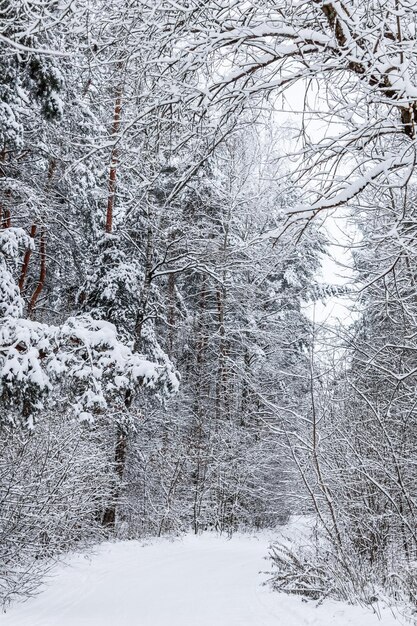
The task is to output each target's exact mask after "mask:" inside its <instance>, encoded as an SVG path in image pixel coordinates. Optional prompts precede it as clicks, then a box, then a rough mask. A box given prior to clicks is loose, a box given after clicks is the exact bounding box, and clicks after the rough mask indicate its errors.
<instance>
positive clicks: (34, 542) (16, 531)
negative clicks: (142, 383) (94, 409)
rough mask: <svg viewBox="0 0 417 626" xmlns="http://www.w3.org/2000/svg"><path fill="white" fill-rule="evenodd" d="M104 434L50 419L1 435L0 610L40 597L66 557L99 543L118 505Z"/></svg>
mask: <svg viewBox="0 0 417 626" xmlns="http://www.w3.org/2000/svg"><path fill="white" fill-rule="evenodd" d="M113 484H114V473H113V472H112V463H111V461H110V460H109V458H108V451H107V447H106V445H105V441H103V437H102V433H100V432H99V431H98V430H96V429H95V428H94V427H93V428H91V427H89V426H87V425H85V424H82V423H81V422H79V420H70V419H69V416H68V415H65V414H64V413H59V412H58V411H54V412H53V413H47V414H46V415H45V419H43V420H42V421H40V422H39V423H38V424H37V425H36V428H35V429H33V430H28V429H18V428H14V427H10V426H5V425H3V426H2V427H1V429H0V603H3V604H7V603H9V602H10V601H12V600H15V599H19V598H23V599H24V598H25V597H27V596H28V595H30V594H32V593H34V592H36V590H37V589H38V587H39V585H40V584H41V583H42V580H43V577H44V575H45V573H46V572H47V570H48V569H49V568H50V567H51V565H53V563H54V561H55V559H56V558H58V557H59V556H60V555H62V554H63V553H65V552H67V551H69V550H71V549H74V548H77V547H82V546H86V545H88V544H89V543H91V542H97V541H98V540H99V539H100V537H101V536H102V527H101V524H100V515H101V512H102V511H103V509H104V508H105V506H106V505H107V504H108V502H109V499H110V498H111V493H112V488H113Z"/></svg>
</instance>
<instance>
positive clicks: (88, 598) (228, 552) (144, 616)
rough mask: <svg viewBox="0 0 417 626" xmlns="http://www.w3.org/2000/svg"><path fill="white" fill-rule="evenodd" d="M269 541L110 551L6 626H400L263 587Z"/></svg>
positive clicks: (81, 561)
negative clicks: (319, 604)
mask: <svg viewBox="0 0 417 626" xmlns="http://www.w3.org/2000/svg"><path fill="white" fill-rule="evenodd" d="M268 543H269V541H268V537H267V536H266V535H260V536H258V537H249V536H246V535H237V536H235V537H234V538H233V539H231V540H227V539H226V538H225V537H216V536H213V535H209V534H206V535H203V536H199V537H195V536H192V535H190V536H187V537H185V538H184V539H183V540H178V541H169V540H165V539H160V540H155V541H154V542H152V543H149V544H147V545H144V544H143V543H142V542H139V541H129V542H128V541H125V542H119V543H107V544H103V545H101V546H100V547H98V548H97V550H96V552H95V553H94V555H93V556H92V557H91V558H90V557H86V556H84V555H74V556H73V557H72V558H71V559H70V560H69V561H68V562H67V564H66V565H60V566H58V567H57V568H56V570H55V574H54V576H52V577H50V579H49V580H48V582H47V585H46V588H45V590H44V591H43V592H42V593H41V594H40V595H39V596H37V597H36V598H32V599H30V600H29V601H27V602H26V603H24V604H20V605H15V606H13V607H12V608H11V609H9V611H8V612H7V613H6V614H4V615H1V616H0V624H1V626H313V625H314V626H348V625H349V626H377V625H378V624H379V625H380V626H394V624H395V626H398V625H399V623H400V622H399V621H397V620H396V619H395V618H394V616H393V615H392V614H391V612H390V611H389V609H382V610H381V619H378V617H377V616H376V615H375V614H373V613H371V612H370V611H369V610H367V609H365V608H361V607H357V606H349V605H346V604H342V603H338V602H333V601H325V602H324V603H323V604H322V605H321V606H316V605H317V603H316V602H312V601H308V602H306V601H304V600H303V599H301V598H300V597H290V596H287V595H284V594H277V593H274V592H272V591H270V590H269V588H268V587H267V586H262V584H261V583H262V581H264V580H266V579H267V575H266V574H265V573H263V574H262V573H260V572H261V571H262V572H265V570H268V569H269V561H266V560H265V559H264V557H265V555H266V554H267V552H268Z"/></svg>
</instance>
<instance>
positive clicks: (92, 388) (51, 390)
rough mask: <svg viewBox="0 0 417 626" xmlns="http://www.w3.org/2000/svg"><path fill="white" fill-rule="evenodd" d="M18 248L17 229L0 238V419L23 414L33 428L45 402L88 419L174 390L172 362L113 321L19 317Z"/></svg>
mask: <svg viewBox="0 0 417 626" xmlns="http://www.w3.org/2000/svg"><path fill="white" fill-rule="evenodd" d="M19 243H24V244H25V245H28V244H29V238H28V237H27V235H25V233H24V231H22V230H21V229H16V228H9V229H5V230H4V231H2V232H1V233H0V284H1V290H0V403H1V405H2V406H3V408H2V412H1V420H6V421H9V422H12V423H15V422H16V420H18V419H19V417H18V416H19V415H21V416H23V418H24V419H25V420H26V422H27V423H28V425H30V426H31V425H33V420H34V416H35V414H36V413H39V411H40V410H41V409H43V408H44V407H45V403H46V401H47V400H48V402H50V403H52V404H53V405H54V406H55V407H56V408H57V407H58V406H60V407H61V408H67V409H70V410H71V411H72V412H73V413H74V415H76V416H78V417H79V418H80V419H82V420H87V421H91V420H93V419H94V415H95V414H98V413H100V412H102V411H104V410H106V409H107V408H108V407H109V406H110V405H111V404H114V403H116V404H117V403H119V404H120V403H122V404H123V402H124V400H125V398H126V397H127V395H129V398H130V397H131V396H132V394H134V392H135V391H136V390H137V389H138V388H139V387H147V388H149V389H152V390H154V391H155V392H156V393H157V394H158V395H159V397H160V398H161V399H163V398H166V397H167V396H169V395H170V394H171V393H173V392H175V391H177V389H178V376H177V374H176V372H175V370H174V368H173V366H172V364H171V363H170V362H169V361H166V362H165V363H164V364H163V365H160V364H157V363H154V362H151V361H149V360H147V359H146V358H145V357H143V356H142V355H140V354H137V353H134V352H133V351H132V350H131V349H130V347H128V346H127V345H125V344H124V343H122V342H121V341H120V340H119V338H118V334H117V330H116V327H115V326H114V325H113V324H111V323H110V322H106V321H103V320H94V319H93V318H92V317H91V316H90V315H80V316H77V317H70V318H68V319H67V320H66V321H65V322H64V323H63V324H62V325H57V326H54V325H50V324H42V323H39V322H35V321H32V320H28V319H24V318H22V317H21V315H22V310H23V302H22V298H21V296H20V293H19V289H18V287H17V285H16V283H15V281H14V278H13V275H12V271H11V270H12V266H13V265H14V264H15V260H16V258H17V254H18V245H19Z"/></svg>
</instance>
